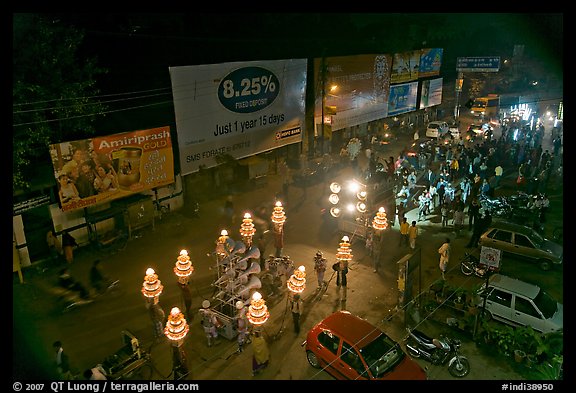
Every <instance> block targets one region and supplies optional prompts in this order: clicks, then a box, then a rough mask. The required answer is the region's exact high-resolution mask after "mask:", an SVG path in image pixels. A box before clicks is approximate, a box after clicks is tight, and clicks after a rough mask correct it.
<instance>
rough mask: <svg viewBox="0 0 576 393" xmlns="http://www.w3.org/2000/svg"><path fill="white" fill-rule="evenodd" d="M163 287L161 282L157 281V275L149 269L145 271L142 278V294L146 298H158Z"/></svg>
mask: <svg viewBox="0 0 576 393" xmlns="http://www.w3.org/2000/svg"><path fill="white" fill-rule="evenodd" d="M163 289H164V286H163V285H162V282H161V281H160V280H159V279H158V275H157V274H156V272H155V271H154V269H152V268H151V267H149V268H148V269H146V275H145V276H144V282H143V283H142V294H143V295H144V296H145V297H147V298H155V297H158V296H160V294H161V293H162V290H163Z"/></svg>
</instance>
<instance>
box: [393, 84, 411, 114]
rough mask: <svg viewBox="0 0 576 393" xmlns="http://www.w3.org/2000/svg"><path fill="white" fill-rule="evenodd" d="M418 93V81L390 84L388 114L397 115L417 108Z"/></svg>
mask: <svg viewBox="0 0 576 393" xmlns="http://www.w3.org/2000/svg"><path fill="white" fill-rule="evenodd" d="M417 95H418V82H410V83H403V84H401V85H392V86H390V98H389V100H388V115H389V116H395V115H399V114H401V113H406V112H412V111H414V110H416V97H417Z"/></svg>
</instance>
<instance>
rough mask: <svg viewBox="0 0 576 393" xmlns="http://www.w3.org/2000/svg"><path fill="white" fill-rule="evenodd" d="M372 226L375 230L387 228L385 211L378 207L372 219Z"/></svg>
mask: <svg viewBox="0 0 576 393" xmlns="http://www.w3.org/2000/svg"><path fill="white" fill-rule="evenodd" d="M372 228H374V229H376V230H379V231H380V230H384V229H387V228H388V219H387V218H386V211H385V210H384V208H383V207H380V208H379V209H378V211H377V212H376V215H375V216H374V219H373V220H372Z"/></svg>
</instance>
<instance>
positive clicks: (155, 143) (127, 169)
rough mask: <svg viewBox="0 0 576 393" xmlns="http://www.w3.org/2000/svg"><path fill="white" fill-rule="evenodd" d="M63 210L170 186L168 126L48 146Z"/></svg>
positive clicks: (170, 161) (171, 172)
mask: <svg viewBox="0 0 576 393" xmlns="http://www.w3.org/2000/svg"><path fill="white" fill-rule="evenodd" d="M50 156H51V158H52V165H53V167H54V177H55V179H56V183H57V184H58V197H59V201H60V206H61V208H62V211H70V210H75V209H81V208H84V207H88V206H91V205H96V204H97V203H102V202H109V201H111V200H113V199H118V198H122V197H125V196H128V195H131V194H134V193H139V192H141V191H144V190H149V189H153V188H156V187H161V186H165V185H168V184H171V183H174V157H173V153H172V140H171V138H170V127H159V128H152V129H148V130H141V131H132V132H124V133H120V134H113V135H108V136H102V137H95V138H91V139H82V140H76V141H70V142H62V143H55V144H51V145H50Z"/></svg>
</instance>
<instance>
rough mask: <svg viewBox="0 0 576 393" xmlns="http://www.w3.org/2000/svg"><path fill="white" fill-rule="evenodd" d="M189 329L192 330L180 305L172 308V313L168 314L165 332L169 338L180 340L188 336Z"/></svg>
mask: <svg viewBox="0 0 576 393" xmlns="http://www.w3.org/2000/svg"><path fill="white" fill-rule="evenodd" d="M188 330H190V327H189V326H188V324H187V323H186V319H185V318H184V314H182V312H181V311H180V309H179V308H178V307H173V308H172V310H170V315H168V321H167V322H166V327H165V328H164V334H165V335H166V337H168V339H169V340H172V341H179V340H182V339H184V337H186V335H187V334H188Z"/></svg>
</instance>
